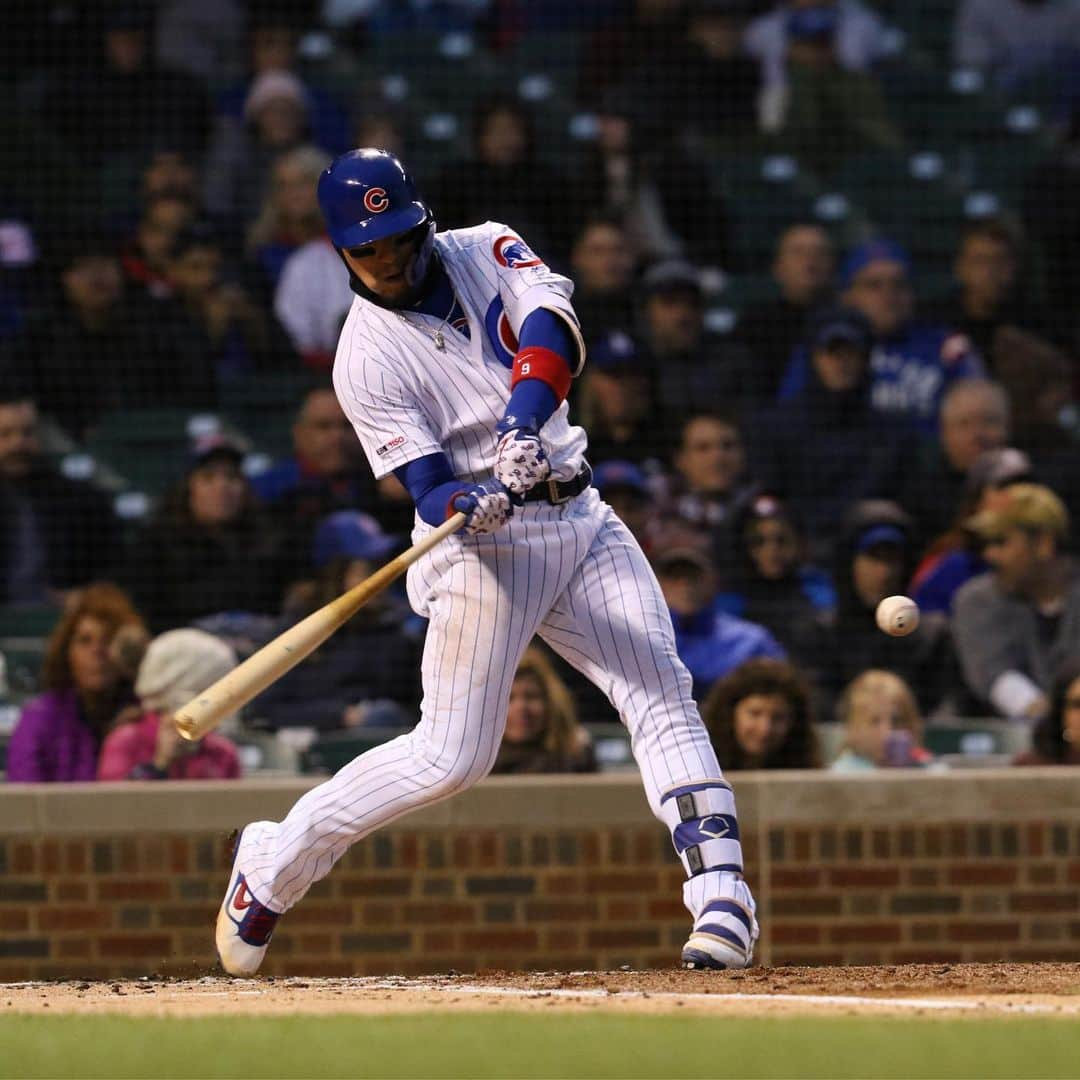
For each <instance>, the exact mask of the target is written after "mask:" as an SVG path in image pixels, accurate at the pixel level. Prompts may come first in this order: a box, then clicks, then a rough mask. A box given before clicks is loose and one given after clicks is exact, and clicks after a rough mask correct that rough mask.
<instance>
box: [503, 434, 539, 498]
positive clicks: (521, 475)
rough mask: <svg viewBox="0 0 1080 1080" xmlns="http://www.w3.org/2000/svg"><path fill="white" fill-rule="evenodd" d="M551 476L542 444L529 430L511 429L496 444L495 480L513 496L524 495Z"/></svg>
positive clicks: (537, 436)
mask: <svg viewBox="0 0 1080 1080" xmlns="http://www.w3.org/2000/svg"><path fill="white" fill-rule="evenodd" d="M550 475H551V465H550V463H549V462H548V457H547V452H546V451H545V450H544V444H543V443H542V442H541V441H540V436H539V435H538V434H537V433H536V432H535V431H533V429H532V428H527V427H521V428H512V429H511V430H510V431H508V432H507V433H506V434H505V435H504V436H503V437H502V438H501V439H500V440H499V445H498V447H497V448H496V450H495V479H496V480H498V481H499V482H500V483H501V484H503V485H505V487H506V490H507V491H509V492H510V493H511V494H512V495H519V496H520V495H524V494H525V492H526V491H529V490H530V489H532V488H534V487H536V485H537V484H541V483H543V482H544V481H545V480H546V479H547V478H548V477H549V476H550Z"/></svg>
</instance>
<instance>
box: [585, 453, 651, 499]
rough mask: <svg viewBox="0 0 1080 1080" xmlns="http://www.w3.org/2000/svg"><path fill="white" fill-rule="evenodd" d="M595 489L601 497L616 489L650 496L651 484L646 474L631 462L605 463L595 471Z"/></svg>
mask: <svg viewBox="0 0 1080 1080" xmlns="http://www.w3.org/2000/svg"><path fill="white" fill-rule="evenodd" d="M593 487H595V488H596V490H597V491H598V492H600V494H601V495H603V494H604V493H605V492H607V491H611V490H613V489H615V488H621V489H625V490H627V491H634V492H637V494H639V495H643V496H648V494H649V484H648V481H647V480H646V479H645V474H644V473H643V472H642V471H641V469H639V468H638V467H637V466H636V465H635V464H634V463H633V462H631V461H605V462H604V463H603V464H601V465H597V466H596V468H595V469H593Z"/></svg>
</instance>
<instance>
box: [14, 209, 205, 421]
mask: <svg viewBox="0 0 1080 1080" xmlns="http://www.w3.org/2000/svg"><path fill="white" fill-rule="evenodd" d="M49 262H50V265H51V269H52V273H53V275H54V276H55V280H56V283H57V285H58V286H59V289H58V292H57V299H56V302H55V303H54V304H52V305H49V306H47V307H45V308H44V309H43V310H42V311H41V313H40V314H39V315H38V316H37V317H35V318H34V319H32V320H29V321H28V322H27V324H26V325H25V327H24V328H23V329H22V330H20V332H19V333H18V334H16V335H15V336H14V337H13V338H11V339H9V340H8V341H7V342H6V343H5V354H4V356H3V357H2V358H0V369H3V368H5V367H6V368H7V369H8V371H9V372H12V373H14V375H15V376H16V378H17V379H18V380H19V381H20V382H22V383H24V384H26V385H27V386H28V387H29V389H30V393H31V396H32V397H33V398H34V400H35V401H37V402H38V403H39V404H40V405H41V408H42V409H43V410H44V411H45V415H46V416H47V417H48V418H49V419H51V420H54V421H55V422H56V423H58V424H59V425H60V427H61V428H62V429H63V430H64V432H65V434H67V435H69V436H70V437H71V438H74V439H82V438H83V437H84V436H85V435H86V434H87V433H88V431H89V430H90V429H92V428H93V427H94V426H95V425H96V424H97V422H98V421H99V420H100V419H101V418H102V416H104V415H105V414H106V413H108V412H112V411H117V410H126V409H132V408H139V407H142V406H149V407H165V406H168V407H175V408H183V407H185V406H190V407H193V408H198V407H205V406H207V405H212V404H213V382H212V380H211V379H210V378H209V377H208V372H207V370H206V368H205V367H204V365H203V364H201V363H200V360H199V358H198V357H189V356H185V355H184V354H183V353H182V352H181V351H180V349H179V348H178V346H177V343H176V342H175V341H173V340H171V339H170V337H169V335H168V333H167V332H166V331H165V329H164V327H163V326H162V325H161V324H160V323H159V322H158V321H157V319H156V317H155V314H154V311H153V309H152V308H150V307H149V306H148V301H145V300H142V301H140V300H139V299H138V298H127V297H125V295H124V279H123V274H122V271H121V268H120V262H119V260H118V259H117V257H116V252H115V246H114V244H113V241H112V239H111V238H110V237H108V236H106V235H105V234H104V233H103V232H101V231H100V230H98V229H96V228H89V229H87V228H74V229H72V231H70V232H66V233H65V234H64V235H63V236H61V237H58V238H57V243H56V245H55V247H54V248H53V250H52V252H51V254H50V258H49Z"/></svg>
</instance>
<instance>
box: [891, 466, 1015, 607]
mask: <svg viewBox="0 0 1080 1080" xmlns="http://www.w3.org/2000/svg"><path fill="white" fill-rule="evenodd" d="M1031 479H1032V464H1031V459H1030V458H1029V457H1028V456H1027V454H1025V453H1024V452H1023V451H1022V450H1017V449H1016V448H1015V447H1013V446H1004V447H1001V448H1000V449H997V450H987V451H985V452H984V453H982V454H980V455H979V457H978V458H977V459H976V460H975V463H974V464H973V465H972V466H971V468H970V469H969V470H968V473H967V477H966V482H965V486H964V492H963V495H962V497H961V499H960V500H959V510H958V512H957V513H956V516H955V519H954V522H953V524H952V527H951V528H950V529H949V530H948V531H947V532H945V533H943V534H942V535H941V536H939V537H938V538H937V539H936V540H934V542H933V543H931V544H930V546H929V548H928V549H927V551H926V554H925V555H924V556H923V559H922V562H920V563H919V566H918V568H917V569H916V570H915V574H914V576H913V577H912V579H911V585H910V587H909V592H910V594H911V597H912V599H914V600H915V602H916V603H917V604H918V605H919V610H920V611H941V612H946V613H948V612H951V611H952V606H953V598H954V597H955V595H956V591H957V589H959V588H960V586H961V585H963V584H964V583H965V582H967V581H970V580H971V579H972V578H973V577H976V576H977V575H979V574H981V573H983V572H984V571H986V570H987V569H989V564H988V563H987V562H986V560H985V559H984V558H983V557H982V544H981V543H980V542H979V539H978V537H977V536H976V535H975V534H974V533H973V532H972V531H971V530H970V529H969V528H968V527H967V522H968V520H969V519H970V518H971V517H972V516H973V515H974V514H977V513H981V512H982V511H983V510H994V509H998V508H999V507H1000V506H1001V505H1003V504H1004V502H1005V501H1006V499H1007V490H1008V488H1009V487H1010V486H1011V485H1012V484H1018V483H1026V482H1028V481H1030V480H1031Z"/></svg>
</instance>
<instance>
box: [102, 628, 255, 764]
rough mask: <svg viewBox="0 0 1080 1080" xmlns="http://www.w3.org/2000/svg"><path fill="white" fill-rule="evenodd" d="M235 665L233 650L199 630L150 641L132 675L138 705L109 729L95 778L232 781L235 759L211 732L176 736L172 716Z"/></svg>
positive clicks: (172, 632) (232, 750)
mask: <svg viewBox="0 0 1080 1080" xmlns="http://www.w3.org/2000/svg"><path fill="white" fill-rule="evenodd" d="M234 667H236V654H235V653H234V652H233V650H232V648H231V647H230V646H228V645H226V644H225V642H223V641H220V640H219V639H218V638H216V637H214V636H213V635H212V634H207V633H206V632H205V631H203V630H195V629H192V628H184V629H182V630H170V631H168V632H167V633H164V634H162V635H160V636H159V637H156V638H154V640H153V641H151V642H150V645H149V647H148V648H147V650H146V654H145V655H144V656H143V659H142V663H141V664H140V665H139V671H138V674H137V675H136V677H135V694H136V696H137V697H138V698H139V705H138V706H135V707H134V708H133V709H132V710H131V713H132V715H131V716H130V717H127V718H124V719H122V721H121V722H119V723H118V725H117V726H116V727H115V728H114V729H113V730H112V731H111V732H110V733H109V735H108V736H107V737H106V739H105V742H104V743H103V744H102V747H101V757H100V758H99V759H98V773H97V778H98V779H99V780H235V779H236V778H237V777H239V775H240V758H239V755H238V754H237V752H236V747H235V746H234V745H233V743H232V741H231V740H229V739H227V738H226V737H225V736H224V735H221V734H219V733H218V732H216V731H212V732H210V733H209V734H207V735H204V736H203V737H202V738H201V739H195V740H188V739H184V738H182V737H181V736H180V733H179V732H178V731H177V729H176V724H175V723H174V722H173V717H174V716H175V714H176V713H177V712H179V711H180V709H182V708H183V707H184V706H185V705H186V704H187V703H188V702H189V701H191V699H192V698H194V697H195V696H196V695H198V694H200V693H202V691H203V690H205V689H206V688H207V687H208V686H210V685H212V684H213V683H215V682H217V680H218V679H220V678H223V677H224V676H225V675H227V674H228V673H229V672H230V671H232V669H233V668H234Z"/></svg>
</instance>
